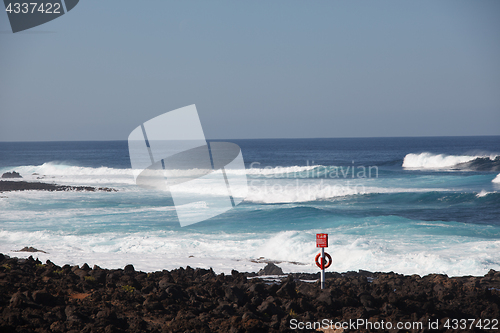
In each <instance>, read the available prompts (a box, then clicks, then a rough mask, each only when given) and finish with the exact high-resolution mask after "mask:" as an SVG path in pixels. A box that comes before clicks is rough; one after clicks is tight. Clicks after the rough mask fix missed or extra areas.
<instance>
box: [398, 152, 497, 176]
mask: <svg viewBox="0 0 500 333" xmlns="http://www.w3.org/2000/svg"><path fill="white" fill-rule="evenodd" d="M403 168H406V169H434V170H436V169H437V170H439V169H452V170H457V169H458V170H474V171H496V170H500V155H497V154H491V155H489V156H488V155H445V154H433V153H428V152H425V153H420V154H407V155H406V156H405V158H404V160H403Z"/></svg>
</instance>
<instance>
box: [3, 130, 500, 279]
mask: <svg viewBox="0 0 500 333" xmlns="http://www.w3.org/2000/svg"><path fill="white" fill-rule="evenodd" d="M227 141H230V142H233V143H236V144H237V145H239V146H240V147H241V152H242V154H243V158H244V161H245V166H246V173H247V179H248V186H249V192H248V196H247V197H246V199H245V200H244V201H243V202H242V203H241V204H239V205H238V206H236V207H235V208H234V209H232V210H230V211H228V212H226V213H224V214H221V215H219V216H216V217H214V218H211V219H209V220H206V221H203V222H200V223H196V224H192V225H190V226H186V227H181V226H180V225H179V221H178V219H177V215H176V210H175V207H173V206H172V200H171V198H170V196H169V193H168V192H167V191H158V190H147V189H143V188H140V187H138V186H137V185H136V184H135V182H134V177H133V172H132V169H131V164H130V159H129V153H128V144H127V141H105V142H94V141H92V142H25V143H21V142H18V143H16V142H14V143H6V142H4V143H0V174H2V173H4V172H7V171H17V172H19V173H20V174H21V175H22V176H23V180H28V181H42V182H50V183H56V184H61V185H89V186H96V187H104V186H105V187H112V188H115V189H117V190H118V192H73V191H69V192H42V191H25V192H5V193H0V252H3V253H7V254H9V255H12V256H23V255H24V254H22V253H16V252H13V251H14V250H19V249H21V248H22V247H25V246H34V247H36V248H38V249H41V250H44V251H46V252H47V253H46V254H44V253H38V254H36V255H37V256H38V257H39V258H40V259H41V260H45V259H50V260H52V261H54V262H56V263H57V264H66V263H69V264H83V263H84V262H87V263H89V264H90V265H92V264H98V265H100V266H102V267H107V268H114V267H123V266H124V265H125V264H128V263H132V264H134V265H135V266H136V269H142V270H145V271H152V270H159V269H172V268H176V267H179V266H186V265H189V266H192V267H207V268H208V267H213V269H214V270H215V271H217V272H229V271H230V270H231V269H232V268H235V269H237V270H240V271H256V270H258V269H260V268H262V267H263V266H264V265H265V262H266V261H275V262H279V264H278V265H280V266H281V267H282V268H283V270H284V271H285V272H316V271H317V268H316V266H315V265H314V263H313V262H314V256H315V254H316V253H317V249H316V247H315V234H316V233H320V232H321V233H328V234H329V247H328V249H327V252H328V253H330V254H331V255H332V257H333V264H332V266H331V268H330V269H331V270H333V271H340V272H343V271H349V270H356V271H357V270H359V269H364V270H370V271H395V272H398V273H404V274H421V275H423V274H428V273H445V274H448V275H482V274H485V273H486V272H487V271H488V270H489V269H491V268H493V269H497V270H499V269H500V157H499V156H500V136H488V137H424V138H345V139H261V140H227ZM199 191H200V192H203V191H208V192H210V188H200V189H199ZM193 209H196V208H193Z"/></svg>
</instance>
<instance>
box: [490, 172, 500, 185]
mask: <svg viewBox="0 0 500 333" xmlns="http://www.w3.org/2000/svg"><path fill="white" fill-rule="evenodd" d="M491 182H492V183H500V173H499V174H498V175H497V176H496V177H495V178H494V179H493V180H492V181H491Z"/></svg>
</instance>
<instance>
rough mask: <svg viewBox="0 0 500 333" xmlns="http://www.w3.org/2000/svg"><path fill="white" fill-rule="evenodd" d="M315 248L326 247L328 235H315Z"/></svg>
mask: <svg viewBox="0 0 500 333" xmlns="http://www.w3.org/2000/svg"><path fill="white" fill-rule="evenodd" d="M316 247H328V234H316Z"/></svg>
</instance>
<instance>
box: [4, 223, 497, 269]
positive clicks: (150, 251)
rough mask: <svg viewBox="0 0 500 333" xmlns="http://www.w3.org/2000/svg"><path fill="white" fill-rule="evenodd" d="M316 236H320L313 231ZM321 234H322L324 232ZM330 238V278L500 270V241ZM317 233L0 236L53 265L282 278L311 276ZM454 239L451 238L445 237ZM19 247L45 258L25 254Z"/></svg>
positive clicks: (8, 245)
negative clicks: (277, 271) (278, 274)
mask: <svg viewBox="0 0 500 333" xmlns="http://www.w3.org/2000/svg"><path fill="white" fill-rule="evenodd" d="M318 231H319V230H318ZM322 231H325V230H322ZM326 231H327V232H328V233H329V235H330V236H329V238H330V239H329V243H330V244H329V247H328V249H327V252H328V253H330V254H331V255H332V259H333V263H332V266H331V268H330V270H332V271H338V272H344V271H351V270H354V271H356V270H359V269H365V270H370V271H395V272H398V273H403V274H420V275H425V274H429V273H444V274H448V275H451V276H458V275H484V274H485V273H486V272H487V271H488V270H489V269H491V268H493V269H497V270H498V269H500V241H498V240H481V239H474V238H473V237H465V236H433V237H431V238H430V237H429V236H428V235H411V236H410V235H405V234H404V233H403V234H393V235H390V234H385V235H383V236H382V235H371V236H357V235H353V234H349V233H345V232H344V231H345V230H343V229H331V230H326ZM316 232H317V230H308V231H283V232H279V233H274V234H224V233H221V234H197V233H193V234H188V233H180V232H174V231H170V232H156V233H153V232H149V233H132V234H119V233H107V234H106V233H105V234H99V235H80V236H77V235H67V234H62V233H54V232H47V231H37V232H31V233H26V232H8V231H0V252H2V253H6V254H9V255H11V256H18V257H27V256H29V255H33V256H34V257H38V258H40V260H43V261H45V260H47V259H50V260H51V261H53V262H55V263H56V264H58V265H64V264H78V265H82V264H83V263H85V262H86V263H88V264H89V265H94V264H96V265H99V266H101V267H106V268H119V267H124V266H125V265H126V264H134V266H135V267H136V269H138V270H143V271H155V270H161V269H174V268H178V267H185V266H187V265H189V266H191V267H201V268H209V267H212V268H213V269H214V270H215V271H216V272H218V273H220V272H224V273H230V271H231V270H232V269H236V270H239V271H258V270H259V269H260V268H262V267H263V266H264V265H265V263H264V262H263V260H260V263H258V262H255V261H257V260H256V259H257V258H264V260H267V261H275V262H278V265H279V266H280V267H282V268H283V270H284V271H285V272H286V273H288V272H317V271H318V268H317V267H316V266H315V265H314V257H315V255H316V253H317V249H316V248H315V243H314V234H315V233H316ZM450 237H451V238H453V239H451V238H450ZM24 246H34V247H35V248H38V249H41V250H44V251H46V252H48V253H47V254H44V253H23V252H13V251H12V250H18V249H21V248H22V247H24Z"/></svg>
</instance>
